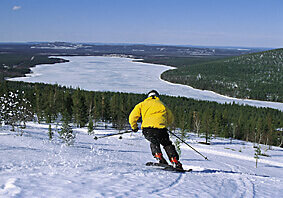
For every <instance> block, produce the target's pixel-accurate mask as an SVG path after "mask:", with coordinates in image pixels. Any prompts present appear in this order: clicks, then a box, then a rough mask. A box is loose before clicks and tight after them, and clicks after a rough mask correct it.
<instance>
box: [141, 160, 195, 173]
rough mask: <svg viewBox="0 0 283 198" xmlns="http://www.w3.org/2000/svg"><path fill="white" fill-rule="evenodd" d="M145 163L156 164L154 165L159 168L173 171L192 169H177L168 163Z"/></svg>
mask: <svg viewBox="0 0 283 198" xmlns="http://www.w3.org/2000/svg"><path fill="white" fill-rule="evenodd" d="M145 165H146V166H156V167H160V169H161V170H165V171H173V172H191V171H192V170H193V169H188V170H184V169H178V168H174V167H173V166H172V165H169V164H160V163H156V162H147V163H146V164H145Z"/></svg>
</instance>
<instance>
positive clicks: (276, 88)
mask: <svg viewBox="0 0 283 198" xmlns="http://www.w3.org/2000/svg"><path fill="white" fill-rule="evenodd" d="M145 62H151V63H157V64H165V65H170V66H175V67H177V69H175V70H170V71H166V72H164V73H163V74H162V79H164V80H167V81H170V82H173V83H180V84H185V85H190V86H192V87H195V88H198V89H204V90H212V91H215V92H217V93H220V94H223V95H227V96H231V97H236V98H244V99H247V98H249V99H256V100H263V101H275V102H283V49H277V50H270V51H265V52H260V53H254V54H248V55H242V56H237V57H230V58H216V57H214V58H213V57H165V58H164V57H163V58H151V59H145Z"/></svg>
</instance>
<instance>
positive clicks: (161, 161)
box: [154, 153, 168, 165]
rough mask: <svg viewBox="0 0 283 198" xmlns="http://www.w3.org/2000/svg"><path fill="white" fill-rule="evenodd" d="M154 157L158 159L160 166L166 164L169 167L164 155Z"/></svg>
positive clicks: (159, 154)
mask: <svg viewBox="0 0 283 198" xmlns="http://www.w3.org/2000/svg"><path fill="white" fill-rule="evenodd" d="M154 157H155V158H156V159H157V161H158V163H159V164H166V165H168V163H167V161H166V159H164V157H163V155H162V153H155V155H154Z"/></svg>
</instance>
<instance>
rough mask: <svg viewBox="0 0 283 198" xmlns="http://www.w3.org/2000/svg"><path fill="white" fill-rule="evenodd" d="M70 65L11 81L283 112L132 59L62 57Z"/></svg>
mask: <svg viewBox="0 0 283 198" xmlns="http://www.w3.org/2000/svg"><path fill="white" fill-rule="evenodd" d="M59 58H63V59H67V60H69V61H70V62H65V63H56V64H53V65H38V66H36V67H34V68H32V69H31V70H32V72H33V73H32V74H29V75H28V77H20V78H12V79H9V80H12V81H25V82H43V83H49V84H55V83H57V84H59V85H64V86H72V87H73V88H76V87H80V88H81V89H85V90H90V91H114V92H130V93H147V92H148V91H149V90H151V89H157V90H158V91H159V92H160V93H161V94H165V95H171V96H184V97H188V98H193V99H196V100H207V101H215V102H218V103H222V104H223V103H233V102H235V103H238V104H243V105H250V106H256V107H269V108H274V109H278V110H280V111H283V103H278V102H267V101H258V100H248V99H236V98H231V97H227V96H223V95H220V94H217V93H215V92H213V91H206V90H199V89H194V88H192V87H190V86H187V85H180V84H173V83H170V82H166V81H163V80H162V79H161V78H160V75H161V74H162V73H163V72H164V71H166V70H169V69H174V67H169V66H164V65H156V64H148V63H141V62H135V61H133V59H129V58H118V57H100V56H75V57H59Z"/></svg>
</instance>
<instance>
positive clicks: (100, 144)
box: [0, 123, 283, 198]
mask: <svg viewBox="0 0 283 198" xmlns="http://www.w3.org/2000/svg"><path fill="white" fill-rule="evenodd" d="M52 127H53V129H54V130H55V126H52ZM47 131H48V126H47V125H38V124H35V123H28V125H27V129H25V133H24V135H23V136H15V135H16V133H15V132H10V131H9V129H8V128H7V126H4V127H2V128H0V159H1V160H0V161H1V164H0V178H1V179H0V197H1V198H2V197H3V198H4V197H5V198H9V197H27V198H31V197H48V198H49V197H56V198H58V197H59V198H61V197H62V198H63V197H70V198H72V197H90V198H92V197H131V198H132V197H146V198H148V197H205V198H210V197H215V198H221V197H225V198H226V197H229V198H233V197H235V198H238V197H245V198H246V197H247V198H249V197H260V198H262V197H272V198H277V197H278V198H279V197H282V193H283V187H282V184H283V149H282V148H278V147H273V148H272V150H268V151H267V154H268V155H270V157H263V156H260V159H259V163H258V168H255V159H254V153H255V151H254V148H253V144H252V143H244V142H242V141H236V140H233V142H232V144H230V141H229V140H224V139H215V140H212V142H213V144H212V145H209V146H208V145H202V144H198V143H197V141H199V140H200V139H199V138H198V137H196V136H195V135H194V134H191V135H190V139H189V140H188V141H187V142H188V143H189V144H190V145H191V146H193V147H194V148H195V149H197V150H198V151H200V152H201V153H202V154H203V155H205V156H207V157H208V159H209V160H205V159H204V158H203V157H201V156H200V155H198V154H197V153H196V152H194V151H193V150H191V149H190V148H189V147H188V146H186V145H183V144H182V145H181V150H182V153H181V162H182V163H183V165H184V167H185V168H192V169H193V172H190V173H174V172H167V171H163V170H159V169H156V168H153V167H147V166H145V165H144V164H145V163H146V162H147V161H154V160H153V158H152V156H151V153H150V149H149V144H148V142H147V141H146V140H145V139H144V137H143V136H142V134H141V131H139V132H138V133H132V134H124V135H123V136H122V137H123V138H122V139H119V136H112V137H107V138H101V139H98V140H94V139H93V137H94V135H88V134H87V129H77V130H75V131H76V133H77V135H76V142H75V143H74V145H73V146H65V145H64V144H62V143H60V141H59V139H58V137H55V138H54V140H52V141H49V140H48V136H47ZM117 132H118V131H115V130H113V129H103V128H99V127H98V128H97V129H96V130H95V136H98V137H99V136H102V135H106V134H111V133H117ZM57 135H58V134H57V133H56V136H57ZM202 140H203V139H202ZM264 148H265V146H263V148H262V150H263V152H264Z"/></svg>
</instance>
